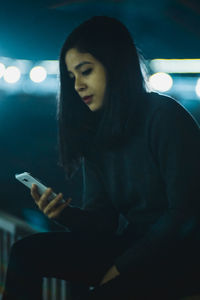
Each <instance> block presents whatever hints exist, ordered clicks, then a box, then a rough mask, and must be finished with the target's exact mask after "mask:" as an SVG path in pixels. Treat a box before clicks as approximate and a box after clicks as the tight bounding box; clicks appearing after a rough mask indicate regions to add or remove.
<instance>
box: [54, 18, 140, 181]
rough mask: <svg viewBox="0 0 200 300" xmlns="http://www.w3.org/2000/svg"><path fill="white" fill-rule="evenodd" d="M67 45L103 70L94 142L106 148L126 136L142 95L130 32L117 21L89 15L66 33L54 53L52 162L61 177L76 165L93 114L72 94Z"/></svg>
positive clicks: (135, 53) (75, 167) (73, 90)
mask: <svg viewBox="0 0 200 300" xmlns="http://www.w3.org/2000/svg"><path fill="white" fill-rule="evenodd" d="M71 48H76V49H77V50H78V51H79V52H81V53H90V54H91V55H93V57H94V58H95V59H97V60H98V61H100V62H101V63H102V64H103V66H104V67H105V69H106V71H107V87H106V93H105V94H106V95H105V99H106V101H104V110H103V115H102V117H101V119H100V122H99V126H98V130H97V132H96V136H95V141H96V143H97V144H98V143H99V145H104V146H105V147H108V148H111V147H116V146H117V145H119V144H120V143H123V141H125V140H126V138H127V137H128V134H129V132H130V126H129V125H130V124H132V120H133V118H134V114H135V112H136V108H137V104H138V101H141V98H142V97H143V95H144V94H145V93H146V90H145V83H144V78H143V76H142V72H141V68H140V60H139V54H138V52H137V49H136V47H135V45H134V42H133V40H132V37H131V34H130V33H129V31H128V29H127V28H126V26H125V25H123V24H122V23H121V22H120V21H119V20H117V19H115V18H111V17H107V16H95V17H92V18H91V19H89V20H87V21H85V22H84V23H82V24H80V25H79V26H78V27H77V28H75V29H74V30H73V31H72V32H71V34H70V35H69V36H68V38H67V40H66V41H65V42H64V44H63V47H62V49H61V53H60V59H59V68H60V93H59V96H58V106H57V120H58V127H59V130H58V147H59V163H58V164H59V165H60V166H62V167H64V169H65V171H66V178H67V179H70V178H71V177H73V175H74V174H75V172H76V170H77V169H78V168H79V167H80V164H81V162H82V158H83V157H84V152H83V147H82V145H83V144H85V143H90V140H89V139H87V140H85V139H84V136H87V137H88V135H87V133H88V131H89V123H88V122H89V120H90V117H91V118H93V116H95V113H94V112H91V111H90V109H89V108H88V107H87V105H86V104H85V103H84V102H83V101H82V100H81V99H80V96H79V95H78V93H76V91H75V89H74V84H73V81H72V80H71V79H70V78H69V75H68V73H67V67H66V63H65V55H66V52H67V51H68V50H69V49H71ZM85 134H86V135H85Z"/></svg>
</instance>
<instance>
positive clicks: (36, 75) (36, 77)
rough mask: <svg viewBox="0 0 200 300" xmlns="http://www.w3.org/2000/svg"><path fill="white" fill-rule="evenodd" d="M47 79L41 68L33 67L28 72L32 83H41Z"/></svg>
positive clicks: (43, 69) (44, 71)
mask: <svg viewBox="0 0 200 300" xmlns="http://www.w3.org/2000/svg"><path fill="white" fill-rule="evenodd" d="M46 77H47V71H46V70H45V68H43V67H41V66H37V67H34V68H33V69H32V70H31V71H30V78H31V80H32V81H34V82H42V81H44V80H45V79H46Z"/></svg>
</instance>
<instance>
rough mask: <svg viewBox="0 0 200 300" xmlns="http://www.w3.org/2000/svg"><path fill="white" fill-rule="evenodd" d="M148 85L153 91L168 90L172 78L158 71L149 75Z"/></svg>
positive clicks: (171, 83)
mask: <svg viewBox="0 0 200 300" xmlns="http://www.w3.org/2000/svg"><path fill="white" fill-rule="evenodd" d="M149 85H150V88H152V89H153V90H155V91H160V92H166V91H169V90H170V89H171V87H172V85H173V79H172V77H171V76H170V75H169V74H166V73H162V72H158V73H155V74H153V75H151V76H150V77H149Z"/></svg>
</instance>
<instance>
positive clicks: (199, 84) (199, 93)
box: [195, 78, 200, 98]
mask: <svg viewBox="0 0 200 300" xmlns="http://www.w3.org/2000/svg"><path fill="white" fill-rule="evenodd" d="M195 90H196V94H197V96H198V97H199V98H200V78H199V79H198V80H197V85H196V89H195Z"/></svg>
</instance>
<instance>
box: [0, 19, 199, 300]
mask: <svg viewBox="0 0 200 300" xmlns="http://www.w3.org/2000/svg"><path fill="white" fill-rule="evenodd" d="M57 116H58V122H59V135H58V136H59V149H60V165H61V166H62V167H63V168H64V169H65V171H66V178H67V179H70V178H72V177H73V176H74V174H75V173H76V171H77V170H78V169H79V168H80V167H81V168H82V174H83V204H82V207H76V206H74V205H73V199H71V198H70V197H69V198H68V199H66V203H64V204H63V203H60V202H59V201H60V199H61V198H62V197H63V195H62V194H59V195H58V196H57V197H56V198H55V199H54V200H52V201H51V202H50V203H48V201H47V199H48V196H49V195H50V194H51V192H52V189H51V188H49V189H48V190H47V191H46V192H45V193H44V194H43V195H39V194H38V192H37V187H36V186H33V187H32V190H31V195H32V197H33V198H34V199H35V202H36V204H37V205H38V207H39V209H40V210H42V211H43V212H44V214H45V215H46V216H48V217H49V218H50V219H52V220H53V221H56V222H58V223H59V224H61V225H63V226H65V227H66V228H67V229H68V232H67V231H66V232H65V231H64V232H49V233H39V234H35V235H31V236H29V237H26V238H24V239H22V240H20V241H18V242H17V243H15V244H14V246H13V247H12V251H11V255H10V262H9V266H8V273H7V280H6V287H5V292H4V296H3V300H6V299H7V300H8V299H9V300H11V299H20V300H27V299H28V300H31V299H34V300H35V299H41V283H42V278H43V277H57V278H62V279H66V280H67V281H69V282H71V283H76V284H82V285H83V286H85V287H86V291H85V293H82V294H81V295H80V298H79V299H84V300H86V299H87V300H89V299H94V300H97V299H98V300H100V299H101V300H102V299H104V300H108V299H109V300H112V299H113V300H114V299H115V300H122V299H123V300H133V299H170V300H171V299H181V297H183V296H187V295H192V294H195V293H198V291H199V290H200V285H199V278H200V259H199V256H200V255H199V253H200V252H199V250H200V242H199V238H200V217H199V215H200V201H199V195H200V188H199V176H198V175H199V171H200V158H199V155H200V130H199V127H198V125H197V123H196V122H195V120H194V119H193V118H192V116H191V115H190V113H189V112H188V111H187V110H186V109H184V108H183V107H182V106H181V105H180V104H179V103H178V102H176V101H175V100H174V99H172V98H169V97H165V96H161V95H158V94H156V93H148V92H147V91H146V89H145V84H144V79H143V76H142V72H141V68H140V61H139V56H138V53H137V50H136V47H135V46H134V43H133V40H132V38H131V35H130V33H129V31H128V29H127V28H126V27H125V26H124V25H123V24H122V23H121V22H120V21H118V20H116V19H114V18H110V17H105V16H98V17H93V18H91V19H89V20H87V21H85V22H84V23H82V24H81V25H80V26H78V27H77V28H76V29H75V30H73V32H72V33H71V34H70V35H69V36H68V38H67V40H66V42H65V43H64V45H63V47H62V50H61V54H60V95H59V102H58V114H57ZM70 202H71V204H70ZM120 215H122V216H123V217H124V218H125V219H126V224H125V225H124V228H123V229H122V230H121V231H119V230H118V224H119V217H120ZM90 286H92V287H93V289H89V287H90Z"/></svg>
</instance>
